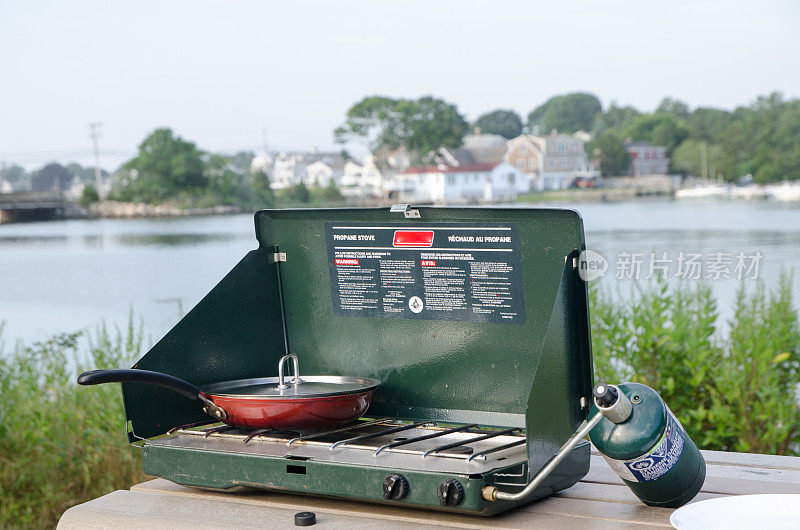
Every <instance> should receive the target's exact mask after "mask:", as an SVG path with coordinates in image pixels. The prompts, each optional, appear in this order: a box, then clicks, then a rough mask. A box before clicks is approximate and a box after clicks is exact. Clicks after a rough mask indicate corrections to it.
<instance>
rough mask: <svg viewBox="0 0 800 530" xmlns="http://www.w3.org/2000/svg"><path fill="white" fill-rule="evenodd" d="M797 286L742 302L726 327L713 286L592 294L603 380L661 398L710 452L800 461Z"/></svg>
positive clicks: (786, 281) (741, 296) (783, 284)
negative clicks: (635, 385) (637, 386)
mask: <svg viewBox="0 0 800 530" xmlns="http://www.w3.org/2000/svg"><path fill="white" fill-rule="evenodd" d="M791 292H792V283H791V279H790V276H789V275H788V274H782V275H781V278H780V281H779V284H778V285H777V286H776V287H775V288H774V289H772V290H767V289H765V287H764V285H763V284H761V283H758V284H757V285H756V286H755V288H754V289H751V290H750V291H749V292H748V291H747V290H745V288H744V287H743V286H742V287H740V289H739V290H738V292H737V296H736V303H735V307H734V312H733V316H732V318H731V319H730V320H729V321H728V322H727V325H724V324H725V323H724V322H721V321H720V318H719V311H718V308H717V304H716V301H715V300H714V297H713V295H712V294H711V290H710V288H709V287H708V286H707V285H704V284H699V285H695V286H694V287H689V286H687V285H679V286H676V287H672V288H670V287H669V286H668V285H667V284H666V283H665V282H664V281H658V282H656V283H655V284H650V285H647V286H641V285H637V284H634V287H633V292H632V293H631V295H630V296H629V297H628V298H627V299H622V300H620V299H619V298H613V297H611V296H610V295H609V293H607V292H603V291H601V290H600V289H599V288H597V287H593V288H592V290H591V295H592V303H591V313H592V349H593V355H594V365H595V374H596V377H597V378H598V379H606V380H608V381H635V382H640V383H644V384H646V385H649V386H651V387H653V388H654V389H656V390H657V391H658V392H659V393H660V394H661V396H662V397H663V398H664V400H665V401H666V402H667V404H668V405H669V406H670V408H671V409H672V410H673V412H675V414H676V415H677V416H678V417H679V419H680V421H681V423H682V424H683V426H684V427H685V428H686V430H687V432H688V433H689V435H690V436H691V437H692V438H693V439H694V441H695V442H697V444H698V445H699V446H700V447H701V448H704V449H718V450H728V451H744V452H753V453H769V454H781V455H783V454H790V455H800V407H798V388H799V387H800V326H798V313H797V310H796V308H795V307H794V306H793V303H792V295H791Z"/></svg>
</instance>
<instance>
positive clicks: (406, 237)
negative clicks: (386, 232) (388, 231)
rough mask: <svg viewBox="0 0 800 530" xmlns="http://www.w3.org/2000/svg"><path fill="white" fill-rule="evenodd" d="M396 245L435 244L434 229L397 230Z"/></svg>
mask: <svg viewBox="0 0 800 530" xmlns="http://www.w3.org/2000/svg"><path fill="white" fill-rule="evenodd" d="M392 245H394V246H395V247H430V246H432V245H433V230H396V231H395V233H394V241H393V242H392Z"/></svg>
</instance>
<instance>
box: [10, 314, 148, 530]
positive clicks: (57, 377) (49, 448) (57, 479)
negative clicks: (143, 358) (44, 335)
mask: <svg viewBox="0 0 800 530" xmlns="http://www.w3.org/2000/svg"><path fill="white" fill-rule="evenodd" d="M141 330H142V326H141V325H135V324H134V322H133V320H132V319H131V320H130V322H129V325H128V329H127V330H119V329H116V330H115V331H114V332H113V333H109V331H108V330H107V329H106V327H105V326H99V327H98V328H97V329H96V330H95V331H93V332H91V333H89V332H78V333H62V334H58V335H55V336H53V337H52V338H50V339H49V340H46V341H43V342H36V343H33V344H32V345H30V346H23V345H18V346H17V347H16V348H15V350H14V351H13V352H10V353H3V352H0V528H7V527H34V528H38V527H51V526H54V525H55V523H56V522H57V521H58V518H59V517H60V516H61V514H62V513H63V512H64V510H66V509H67V508H69V507H70V506H73V505H75V504H78V503H80V502H84V501H86V500H89V499H91V498H94V497H98V496H100V495H104V494H106V493H108V492H110V491H114V490H116V489H120V488H129V487H130V486H131V485H132V484H134V483H136V482H139V481H142V480H144V479H145V478H146V476H145V475H144V474H143V473H142V472H141V464H140V460H139V455H138V450H136V449H134V448H132V447H130V446H129V445H128V444H127V443H126V441H125V437H124V415H123V408H122V398H121V395H120V391H119V387H118V386H117V385H99V386H96V387H91V388H83V387H78V386H77V385H76V384H75V375H76V373H77V372H78V371H82V370H87V369H93V368H112V367H121V366H128V365H130V364H131V363H132V361H133V360H134V359H136V358H138V356H139V355H140V354H141V347H142V331H141ZM87 350H88V351H87Z"/></svg>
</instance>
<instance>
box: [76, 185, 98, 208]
mask: <svg viewBox="0 0 800 530" xmlns="http://www.w3.org/2000/svg"><path fill="white" fill-rule="evenodd" d="M99 200H100V195H99V194H98V193H97V189H96V188H95V187H94V186H92V185H91V184H88V185H87V186H86V187H85V188H83V192H82V193H81V198H80V203H81V206H89V205H90V204H92V203H95V202H97V201H99Z"/></svg>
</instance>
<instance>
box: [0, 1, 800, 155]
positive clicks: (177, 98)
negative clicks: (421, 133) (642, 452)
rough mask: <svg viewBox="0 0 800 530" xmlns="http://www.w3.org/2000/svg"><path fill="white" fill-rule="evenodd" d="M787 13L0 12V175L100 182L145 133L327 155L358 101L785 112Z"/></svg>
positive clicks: (484, 6) (601, 6) (798, 19)
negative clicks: (45, 170) (763, 107)
mask: <svg viewBox="0 0 800 530" xmlns="http://www.w3.org/2000/svg"><path fill="white" fill-rule="evenodd" d="M798 27H800V2H795V1H780V0H779V1H769V2H765V1H763V0H762V1H735V0H731V1H727V2H724V1H714V2H712V1H705V0H695V1H692V2H681V1H673V2H648V1H638V2H630V1H628V2H624V1H617V0H604V1H602V2H598V1H596V0H569V1H561V2H559V1H552V0H551V1H549V2H542V3H540V2H534V1H530V0H529V1H522V2H506V1H497V0H495V1H492V2H469V1H465V0H462V1H448V0H427V1H417V0H402V1H400V0H395V1H378V0H371V1H350V0H339V1H337V2H330V1H324V2H308V1H292V2H265V1H263V0H261V1H236V2H234V1H227V2H223V1H219V0H216V1H205V0H193V1H183V0H170V1H169V2H164V1H163V0H162V1H149V0H138V1H136V2H104V1H100V0H97V1H84V0H72V1H68V2H65V1H39V0H28V1H13V0H0V72H2V75H1V76H0V163H2V162H5V163H8V164H11V163H18V164H21V165H24V166H26V167H28V168H34V167H39V166H41V165H43V164H44V163H46V162H48V161H50V160H57V161H60V162H62V163H64V162H67V161H71V160H76V161H78V162H80V163H83V164H86V165H88V164H91V163H92V156H91V140H90V139H89V129H88V124H89V123H91V122H101V123H102V126H101V137H100V139H99V143H100V149H101V151H102V152H103V156H102V158H101V165H103V166H104V167H107V168H109V169H113V168H115V167H116V166H117V165H118V164H119V163H121V162H122V161H124V160H125V159H127V158H129V157H130V156H132V155H133V154H134V153H135V151H136V146H137V145H138V144H139V142H140V141H141V140H142V139H143V138H144V137H145V136H146V135H147V134H148V133H149V132H150V131H152V130H153V129H155V128H157V127H163V126H166V127H171V128H172V129H174V130H175V131H176V132H177V133H178V134H180V135H181V136H183V137H185V138H187V139H189V140H192V141H194V142H196V143H197V144H198V145H199V146H200V147H201V148H203V149H207V150H211V151H219V152H229V153H232V152H235V151H237V150H240V149H250V150H254V151H259V150H260V149H261V146H262V142H263V136H264V133H263V131H265V130H266V140H267V144H268V148H269V149H270V150H286V149H298V150H303V149H309V148H311V147H316V148H318V149H338V147H337V146H336V144H335V143H334V141H333V137H332V131H333V129H334V128H335V127H336V126H338V125H340V124H341V123H342V121H343V118H344V115H345V113H346V111H347V109H348V108H349V107H350V105H352V104H353V103H355V102H356V101H358V100H359V99H361V98H362V97H364V96H366V95H374V94H382V95H388V96H394V97H418V96H421V95H427V94H433V95H435V96H438V97H442V98H444V99H445V100H447V101H449V102H452V103H455V104H456V105H458V108H459V109H460V111H461V112H462V113H463V114H465V115H466V117H467V118H468V119H470V120H473V119H475V118H477V117H478V116H479V115H480V114H481V113H484V112H487V111H491V110H494V109H496V108H511V109H514V110H516V111H517V112H519V113H520V114H521V115H522V116H523V117H524V116H526V115H527V113H528V112H530V111H531V110H532V109H533V108H535V107H536V106H538V105H540V104H541V103H543V102H544V101H546V100H547V99H548V98H549V97H551V96H553V95H557V94H563V93H568V92H574V91H588V92H592V93H594V94H596V95H597V96H598V97H599V98H600V100H601V101H602V103H603V105H604V107H605V106H607V105H608V104H609V103H611V102H612V101H615V102H617V103H618V104H624V105H633V106H635V107H637V108H639V109H640V110H652V109H653V108H654V107H655V106H656V105H657V104H658V102H659V101H660V100H661V98H662V97H664V96H671V97H674V98H678V99H680V100H682V101H685V102H687V103H689V104H690V105H691V106H692V107H696V106H712V107H718V108H727V109H732V108H734V107H736V106H739V105H746V104H749V103H751V102H752V101H753V100H754V99H755V98H756V97H757V96H758V95H762V94H767V93H770V92H772V91H781V92H783V93H784V95H785V96H787V97H798V96H800V58H798V57H800V31H797V28H798Z"/></svg>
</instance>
